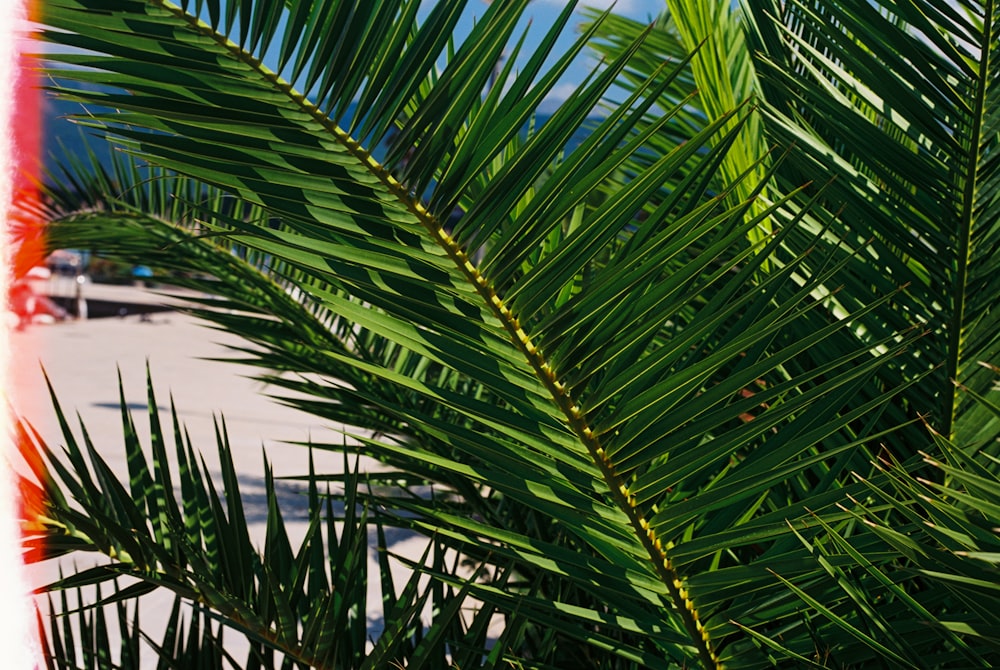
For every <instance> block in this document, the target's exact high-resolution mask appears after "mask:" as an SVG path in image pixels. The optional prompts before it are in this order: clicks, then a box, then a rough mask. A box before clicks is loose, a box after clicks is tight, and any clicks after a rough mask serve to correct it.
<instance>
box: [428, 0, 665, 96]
mask: <svg viewBox="0 0 1000 670" xmlns="http://www.w3.org/2000/svg"><path fill="white" fill-rule="evenodd" d="M435 2H436V0H425V1H424V3H423V5H422V7H421V13H422V14H424V15H426V14H427V13H429V12H430V8H431V7H432V6H433V5H434V4H435ZM566 4H567V3H566V0H534V1H533V2H532V3H531V4H530V5H529V6H528V9H527V11H526V12H525V15H524V18H523V19H522V20H521V23H520V25H519V26H518V31H522V30H525V29H528V30H529V33H528V39H527V40H526V42H525V50H524V52H523V53H522V54H521V56H520V58H519V59H518V61H520V62H522V63H523V62H524V61H526V60H527V59H528V57H529V56H530V54H531V51H530V47H531V45H537V44H538V42H539V40H540V39H541V36H542V35H543V34H544V33H545V31H547V30H548V29H549V27H550V26H551V25H552V24H553V23H554V22H555V20H556V18H557V17H558V16H559V14H560V12H561V11H562V10H563V9H564V8H565V7H566ZM612 5H614V7H613V9H612V11H613V12H614V13H615V14H618V15H621V16H627V17H629V18H632V19H636V20H639V21H643V22H646V21H650V20H652V19H653V18H654V17H656V16H657V15H658V14H659V13H660V12H662V11H663V10H664V9H665V8H666V2H665V1H664V0H617V2H614V0H580V2H579V3H578V5H577V9H576V11H575V12H574V16H573V18H572V19H571V20H570V25H569V26H568V27H567V29H566V30H565V31H564V32H563V34H562V36H561V37H560V38H559V41H558V43H557V44H556V47H555V49H554V53H555V56H553V57H551V58H550V61H554V60H555V59H556V58H558V56H559V54H562V53H565V51H566V50H568V49H569V46H570V45H571V44H572V43H573V40H574V39H575V38H576V36H577V31H576V30H575V27H576V26H578V25H579V24H580V23H581V22H582V21H583V20H584V15H583V13H582V12H581V9H582V8H584V7H592V8H594V9H600V10H605V9H608V8H609V7H611V6H612ZM487 6H488V2H487V1H486V0H469V6H468V9H467V11H466V13H465V16H463V18H462V20H461V22H460V24H459V28H458V30H457V31H456V38H457V39H461V38H462V37H464V36H465V35H466V34H468V32H469V31H470V30H471V28H472V25H473V21H474V17H476V16H482V15H483V13H484V12H485V11H486V9H487ZM529 23H530V26H529ZM515 35H516V36H518V35H520V32H517V33H515ZM517 65H518V64H517V63H515V67H516V66H517ZM595 65H596V60H595V59H593V58H592V57H587V55H586V51H585V52H584V54H583V57H581V58H579V59H577V61H576V63H574V64H573V65H572V66H571V67H570V69H569V71H568V72H567V73H566V75H565V76H564V78H563V79H562V80H561V81H560V82H559V83H558V84H557V85H556V86H555V88H554V89H553V91H552V94H551V95H550V96H549V98H547V99H546V101H545V102H544V103H543V106H542V110H541V111H542V112H548V111H551V110H552V109H553V108H554V107H555V106H556V105H558V103H559V102H561V101H562V100H565V99H566V98H567V97H568V96H569V94H570V93H571V92H572V91H573V90H574V89H575V88H577V86H578V85H579V84H580V82H582V81H583V80H584V78H585V77H586V76H587V74H588V73H589V72H590V70H591V69H592V68H593V67H594V66H595Z"/></svg>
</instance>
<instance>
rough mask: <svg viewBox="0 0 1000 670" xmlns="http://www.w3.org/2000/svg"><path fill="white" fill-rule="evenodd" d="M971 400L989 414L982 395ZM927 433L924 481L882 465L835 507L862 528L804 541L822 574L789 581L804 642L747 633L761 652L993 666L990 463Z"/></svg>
mask: <svg viewBox="0 0 1000 670" xmlns="http://www.w3.org/2000/svg"><path fill="white" fill-rule="evenodd" d="M986 367H987V368H988V367H989V366H986ZM994 372H995V370H994ZM969 400H970V402H974V403H976V404H977V405H979V406H980V407H981V409H983V410H984V411H986V412H989V413H992V414H994V415H996V414H997V408H996V407H995V406H994V407H991V406H990V405H989V404H988V403H985V401H984V399H983V398H982V397H981V396H980V397H975V396H973V397H971V398H970V399H969ZM931 434H932V436H933V438H934V443H935V453H938V454H940V456H936V457H932V456H930V455H927V454H925V455H924V461H925V464H926V465H927V466H929V469H928V468H925V469H924V470H923V472H924V473H925V474H926V475H927V476H920V475H918V474H914V472H911V471H910V470H909V469H908V468H904V467H901V466H900V465H899V464H898V463H890V462H885V463H884V464H883V468H882V470H883V472H884V473H885V474H886V475H887V480H884V482H883V483H875V482H872V481H867V482H865V483H866V485H867V487H868V491H867V492H866V494H865V495H864V496H858V497H852V498H851V499H850V501H849V502H846V503H845V510H848V511H849V512H850V513H851V514H852V515H854V516H855V517H856V518H857V519H858V521H860V522H861V524H859V525H858V526H856V529H857V530H859V531H860V532H856V533H851V534H846V533H843V532H839V531H837V530H834V529H829V532H828V533H827V534H826V535H825V537H824V539H823V540H822V541H821V542H817V541H809V540H804V543H805V545H806V546H808V547H809V549H810V551H811V552H812V554H813V555H814V556H815V557H816V560H817V561H818V562H819V564H820V565H822V566H823V568H824V571H825V572H826V579H813V580H809V581H806V582H798V581H797V580H789V581H787V583H788V585H789V588H791V589H793V590H794V592H795V593H796V594H798V595H799V596H800V597H801V598H802V601H803V606H804V608H807V609H808V610H809V611H810V612H815V613H817V614H818V616H815V615H814V616H813V617H812V631H811V633H810V638H811V644H805V642H806V640H803V641H802V642H800V643H799V644H789V645H787V646H785V645H784V644H775V642H774V641H771V640H768V639H766V638H764V637H763V636H756V639H757V640H758V642H759V643H760V644H761V645H762V646H768V647H771V648H773V649H775V650H776V651H778V652H779V653H780V654H782V655H785V656H788V657H792V658H806V657H811V658H812V660H813V661H821V662H822V663H823V667H830V666H839V667H844V666H852V667H863V666H865V665H874V664H876V663H879V662H882V663H885V662H886V661H887V660H888V662H890V663H891V664H892V665H893V666H894V667H909V668H953V667H955V668H957V667H963V668H972V667H977V668H989V667H994V666H995V665H996V659H997V655H998V653H1000V626H998V623H1000V622H998V618H997V606H998V599H1000V593H998V590H997V579H998V574H997V570H998V561H1000V552H998V549H1000V546H998V542H997V534H996V529H997V526H998V520H1000V517H998V514H1000V482H998V481H997V476H996V473H995V464H996V462H995V459H994V458H992V457H990V456H989V455H987V454H986V453H984V452H983V451H978V452H976V450H970V449H969V447H968V446H962V447H959V446H957V445H954V444H952V443H950V442H949V441H948V440H947V439H946V438H945V437H944V436H942V435H940V434H939V433H936V432H934V431H931ZM970 451H972V452H975V455H974V456H970V455H969V453H970ZM776 572H778V574H779V576H780V570H776ZM783 578H784V577H783ZM749 632H750V633H751V634H753V631H749Z"/></svg>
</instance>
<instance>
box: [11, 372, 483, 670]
mask: <svg viewBox="0 0 1000 670" xmlns="http://www.w3.org/2000/svg"><path fill="white" fill-rule="evenodd" d="M149 389H150V391H149V408H150V410H149V420H150V444H149V445H148V446H144V445H142V444H140V440H139V438H138V437H137V434H136V431H135V424H134V420H133V418H132V416H131V414H130V412H129V411H128V410H127V409H126V404H125V401H124V399H123V400H122V421H123V428H124V431H125V449H126V452H127V463H128V471H129V472H128V477H127V482H128V484H127V487H126V485H123V484H120V483H119V477H116V474H115V473H114V472H112V470H111V468H110V467H109V465H108V463H107V461H106V460H105V459H104V458H103V457H102V456H101V455H99V453H98V452H97V450H96V449H95V447H94V445H93V444H91V443H90V440H89V438H88V437H87V432H86V428H85V427H82V426H81V434H82V436H83V442H82V443H81V442H79V441H78V440H77V438H76V437H75V436H74V434H73V432H72V431H71V430H70V427H69V424H68V423H67V421H66V419H65V416H64V415H63V413H62V411H61V410H60V409H59V406H58V403H56V412H57V417H58V419H59V421H60V424H61V426H62V430H63V440H64V449H65V451H64V454H63V455H62V456H59V455H57V454H56V453H55V452H54V451H53V450H52V449H51V448H50V447H49V446H48V445H46V444H45V443H44V442H43V441H42V440H41V439H40V438H39V436H38V435H37V434H36V433H34V432H33V431H32V430H31V428H30V426H26V425H24V424H21V425H20V426H19V429H20V432H19V445H20V449H21V453H22V456H23V462H24V463H25V464H26V465H28V466H29V469H30V475H26V476H25V477H22V478H21V481H20V486H21V488H22V490H23V491H26V492H31V493H30V495H26V496H25V499H26V500H31V501H34V505H33V506H29V507H28V508H27V509H26V510H25V513H24V518H23V520H22V522H23V529H24V537H25V540H24V547H25V558H26V560H28V561H32V562H34V561H39V560H44V559H50V558H57V557H59V556H63V555H65V554H67V553H69V552H76V551H89V552H97V553H99V554H102V555H104V556H105V557H107V558H110V559H112V560H111V562H110V563H98V564H97V565H95V566H94V567H90V568H87V569H84V570H79V571H77V572H76V573H75V574H71V575H69V576H66V577H63V578H61V579H59V580H57V581H56V582H55V583H53V584H50V585H47V586H46V587H44V588H45V589H46V590H55V589H59V590H61V591H62V596H61V605H60V606H58V607H56V608H55V609H54V610H53V613H55V612H60V613H61V615H62V616H66V615H73V616H72V617H71V619H72V620H75V621H76V627H75V628H73V626H72V624H71V623H69V622H67V623H61V621H60V619H53V621H52V623H51V625H50V630H51V634H50V635H48V636H47V638H46V639H47V641H46V654H47V655H48V657H49V662H50V663H55V664H56V665H58V666H59V667H63V665H61V664H63V663H70V664H75V663H76V659H77V658H78V657H79V658H82V662H83V663H84V667H102V668H104V667H112V666H113V664H118V663H120V664H121V666H120V667H138V663H139V658H140V655H141V652H140V647H141V646H142V645H141V644H140V642H141V641H145V642H146V643H148V644H149V645H151V647H152V650H153V651H154V652H155V654H156V655H162V661H161V663H160V667H201V666H195V665H190V666H185V665H184V663H185V661H184V659H185V658H187V659H188V660H189V661H190V662H191V663H195V662H197V663H201V664H206V666H205V667H216V666H218V667H222V665H223V661H226V667H240V668H246V667H278V666H281V667H284V665H282V664H283V663H284V662H285V661H282V659H289V660H291V661H294V662H295V663H304V664H307V665H309V666H310V667H363V665H364V664H365V663H369V664H372V667H381V665H382V664H383V663H385V662H386V660H387V659H388V660H396V659H401V658H409V657H412V656H414V655H415V654H423V655H435V654H436V655H438V656H443V654H444V652H443V650H444V645H446V644H454V643H455V641H456V639H462V638H463V637H464V638H465V644H466V645H469V646H471V647H472V648H475V649H477V650H482V649H484V648H485V645H486V642H485V640H486V638H485V632H486V630H485V628H484V626H483V624H482V621H484V620H488V619H489V617H490V615H491V610H490V609H489V608H488V607H482V606H480V607H479V609H478V612H477V613H476V614H475V615H474V616H472V617H471V619H469V620H468V622H465V621H463V620H462V619H461V615H462V611H461V608H462V607H464V606H465V604H466V598H465V597H464V594H463V593H462V592H461V590H460V591H459V592H450V591H449V592H448V593H445V592H442V591H440V590H435V589H432V588H430V587H428V586H427V585H426V584H419V583H418V576H416V575H415V576H414V577H413V578H411V579H409V580H408V582H407V583H406V584H403V585H402V586H401V588H399V590H398V591H397V589H396V587H395V586H394V584H393V580H392V574H391V573H392V569H391V566H390V564H389V560H388V558H389V554H388V549H387V544H386V541H385V533H384V529H383V525H382V522H381V521H380V520H379V519H378V518H375V519H372V518H370V517H369V512H368V510H367V508H366V507H365V506H364V505H363V504H362V501H361V499H360V498H359V482H360V479H359V476H358V474H357V472H356V471H346V472H345V474H344V475H342V476H340V478H339V482H338V483H339V484H340V485H341V486H342V489H343V490H342V491H340V492H338V493H337V496H336V497H337V499H338V500H339V502H338V503H337V505H336V508H335V506H334V498H333V497H331V495H330V493H329V492H327V493H326V494H322V493H321V492H320V490H319V486H318V481H317V479H316V478H315V477H313V478H311V479H310V481H309V485H308V488H307V490H306V491H304V495H306V496H307V497H308V503H309V520H308V527H307V530H306V532H305V535H304V538H303V540H302V543H301V545H300V546H298V547H295V546H293V545H292V544H291V542H290V539H289V533H288V530H287V528H286V526H285V521H284V519H283V516H282V512H281V502H280V500H279V499H278V493H276V491H275V487H274V478H273V477H272V475H271V472H270V469H269V467H268V466H267V464H266V463H265V480H266V490H267V503H266V506H267V514H266V528H265V530H264V536H263V544H262V546H261V548H260V549H258V548H257V544H256V542H255V541H254V540H253V539H252V538H251V537H250V534H249V532H248V527H247V522H246V518H247V513H246V508H245V506H244V503H243V501H242V499H241V497H240V493H239V487H238V484H237V477H236V473H235V469H234V465H233V460H232V453H231V452H230V450H229V446H228V442H227V438H226V431H225V425H224V424H221V425H220V426H219V428H218V430H217V437H218V452H219V461H220V468H221V479H222V489H221V490H219V489H218V488H217V487H216V485H215V484H214V483H213V481H212V479H211V478H210V476H209V473H208V471H207V470H206V468H205V465H204V463H203V462H202V461H200V458H199V456H198V454H197V453H196V452H195V451H194V449H193V447H192V445H191V444H190V441H189V440H188V439H187V438H186V435H185V433H184V431H183V428H182V427H181V426H180V425H179V424H178V420H177V416H176V413H175V412H174V411H173V410H171V414H170V417H169V418H170V420H171V421H172V432H173V435H174V438H175V439H174V442H175V445H174V449H173V450H170V449H169V448H168V446H167V440H168V436H169V434H168V433H167V432H166V431H165V430H164V426H163V425H162V424H161V421H160V417H159V414H158V410H157V405H156V399H155V397H154V396H153V394H152V385H151V384H150V386H149ZM170 451H172V454H171V456H172V458H171V457H168V453H169V452H170ZM172 462H175V463H176V465H171V463H172ZM345 464H346V456H345ZM122 478H123V479H124V477H122ZM64 491H65V492H66V493H68V494H69V495H68V496H64V495H63V493H62V492H64ZM338 510H341V511H338ZM369 529H373V530H375V531H376V532H377V535H378V542H377V549H378V552H379V561H378V568H379V574H377V575H369V574H368V565H369V563H368V552H369V549H370V544H369V535H368V533H369ZM429 549H430V547H429ZM439 561H440V558H435V559H433V560H430V562H429V565H431V566H434V565H438V563H439ZM369 578H372V579H375V578H377V579H379V580H380V582H381V584H382V587H383V595H382V602H381V604H378V603H371V602H368V579H369ZM122 579H124V580H126V581H127V582H131V585H130V586H127V587H124V588H122V587H120V586H118V584H119V580H122ZM109 581H110V582H112V583H113V584H114V585H115V592H114V594H113V595H112V596H110V597H108V598H101V595H100V590H99V589H100V584H102V583H105V582H109ZM90 585H93V586H94V588H96V589H98V591H97V592H96V600H95V599H87V600H84V596H83V591H81V590H80V589H82V587H84V586H90ZM157 588H165V589H169V590H171V591H173V592H174V593H175V594H176V597H177V600H176V602H175V606H174V610H173V613H172V615H171V617H170V618H169V620H168V622H167V623H168V625H167V629H166V632H165V633H164V637H162V638H161V639H157V641H153V640H152V639H150V637H149V636H148V635H147V634H146V633H143V632H142V629H141V628H140V627H139V626H138V616H139V607H138V605H136V606H135V608H134V609H133V613H132V615H129V614H128V613H127V611H126V609H125V605H124V601H126V600H135V599H138V602H139V603H141V602H142V598H141V596H143V595H145V594H146V593H149V592H150V591H152V590H154V589H157ZM71 589H76V590H77V593H78V598H77V603H79V604H78V605H76V609H73V610H71V609H70V605H69V604H68V601H67V599H66V595H65V594H66V592H67V591H68V590H71ZM442 598H443V600H442ZM51 600H52V599H51V596H50V602H51ZM112 605H113V606H114V607H115V608H116V610H115V611H116V613H117V614H116V616H117V619H118V624H119V626H120V627H121V630H120V638H119V639H120V649H119V650H114V648H113V646H112V643H111V641H110V640H111V639H112V638H111V637H109V635H108V631H107V628H108V624H107V616H108V615H107V614H106V612H105V610H106V608H107V607H110V606H112ZM425 606H427V607H429V608H430V609H431V610H432V611H433V612H434V615H433V617H432V619H431V621H432V624H433V626H432V628H433V627H437V628H442V629H447V631H448V635H449V636H437V637H435V636H431V635H429V634H427V633H426V632H425V624H424V623H423V622H422V620H421V616H422V614H423V611H424V608H425ZM182 611H188V612H190V617H189V618H188V619H187V623H186V624H184V623H183V621H182V617H181V612H182ZM379 611H381V613H382V616H383V619H384V631H387V632H383V633H382V635H383V637H385V639H381V638H380V639H378V640H376V641H375V644H374V646H373V648H371V649H369V648H368V641H369V637H370V631H369V622H368V617H367V616H366V615H370V614H372V613H374V612H379ZM212 622H215V623H216V624H223V627H222V628H220V627H219V626H218V625H210V624H211V623H212ZM185 625H186V626H187V627H186V628H185V627H184V626H185ZM224 629H228V631H229V634H230V635H231V636H234V635H235V636H241V637H245V638H246V640H247V642H248V643H249V650H248V651H247V652H246V653H247V656H246V658H245V659H244V660H234V659H233V658H232V657H230V656H228V654H227V653H226V652H225V647H224V646H223V645H222V638H221V636H222V634H223V630H224ZM198 631H201V632H200V633H199V632H198ZM456 634H458V637H457V638H456V637H452V636H455V635H456ZM147 653H148V651H147ZM79 654H82V656H79ZM112 657H114V658H112ZM380 659H381V660H380ZM73 667H77V666H76V665H73ZM115 667H118V666H115ZM439 667H443V664H439Z"/></svg>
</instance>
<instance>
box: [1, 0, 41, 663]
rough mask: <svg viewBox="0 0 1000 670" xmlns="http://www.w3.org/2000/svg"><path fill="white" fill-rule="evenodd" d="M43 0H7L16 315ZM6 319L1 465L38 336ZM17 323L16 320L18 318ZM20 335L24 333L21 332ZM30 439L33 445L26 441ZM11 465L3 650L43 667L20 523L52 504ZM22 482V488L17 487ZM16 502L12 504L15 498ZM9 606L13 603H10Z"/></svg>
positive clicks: (37, 248) (9, 204)
mask: <svg viewBox="0 0 1000 670" xmlns="http://www.w3.org/2000/svg"><path fill="white" fill-rule="evenodd" d="M38 9H39V7H38V3H35V2H27V3H23V4H22V2H21V1H20V0H0V43H2V44H0V61H2V63H0V73H2V74H0V80H3V81H4V82H5V83H6V86H7V87H11V86H12V87H13V90H11V89H10V88H8V90H7V91H4V93H6V95H4V96H3V99H2V100H0V118H2V119H3V121H4V123H5V125H6V126H7V127H6V128H5V129H4V130H5V132H4V137H3V138H2V145H0V160H2V162H3V170H4V174H2V175H0V180H2V182H0V211H2V214H3V224H4V230H3V235H4V239H3V242H2V249H0V256H2V259H0V262H2V264H3V265H4V267H3V272H2V273H0V291H3V292H4V293H5V296H4V297H5V299H6V301H7V302H6V304H5V305H4V309H3V310H0V315H3V316H4V317H7V316H9V310H10V306H11V298H12V295H11V293H12V290H13V289H14V287H15V285H16V282H17V279H18V278H20V277H23V276H24V274H25V273H26V272H27V270H28V269H29V268H31V267H33V266H35V265H39V264H41V263H42V262H43V259H44V255H45V252H44V246H45V245H44V237H43V227H42V217H41V215H40V212H41V209H40V204H41V201H40V194H39V190H38V187H37V184H38V181H39V179H40V178H41V174H42V163H41V161H42V156H41V147H42V133H43V131H44V129H43V128H42V121H41V119H42V117H41V105H42V99H41V94H40V91H39V89H38V83H39V74H38V73H37V70H36V67H35V65H36V64H35V63H34V62H32V59H31V58H30V57H29V56H27V55H25V54H23V53H22V52H21V48H22V47H23V46H24V41H23V40H20V41H19V39H18V37H19V36H18V35H17V33H16V31H17V30H18V29H19V28H23V26H24V24H23V22H22V19H23V18H25V17H28V18H36V17H38V16H39V13H38ZM3 321H4V322H3V323H0V329H2V331H3V332H2V338H0V339H2V347H0V349H2V350H0V357H2V358H0V367H2V368H3V369H2V377H0V383H2V385H3V389H2V390H3V392H4V395H6V396H7V398H6V399H5V400H4V401H3V405H4V406H3V408H0V421H2V423H3V437H0V440H2V443H0V446H2V448H3V450H5V451H8V450H9V452H8V453H7V454H5V457H4V458H3V461H2V462H0V468H4V469H6V468H7V467H8V465H9V464H17V462H18V459H17V458H16V457H14V453H13V450H14V449H16V448H17V446H18V445H17V443H16V441H17V440H18V437H17V433H16V432H15V431H14V430H13V425H12V422H13V417H12V416H10V415H9V413H10V409H9V408H10V407H11V403H12V402H13V401H14V399H15V398H16V397H17V396H18V389H17V388H14V386H13V380H14V379H18V378H21V379H23V378H25V377H24V375H23V374H18V373H24V372H27V368H29V367H33V366H34V365H35V364H34V363H33V362H35V361H38V351H37V347H36V342H35V340H33V339H32V338H31V337H18V338H17V350H16V351H15V350H13V348H12V343H11V337H10V332H9V330H8V329H10V328H12V327H13V325H14V324H11V323H10V322H9V321H8V320H7V319H6V318H5V319H4V320H3ZM15 323H16V322H15ZM19 335H24V334H23V333H22V334H19ZM25 446H28V445H25ZM24 470H25V468H23V467H18V466H16V465H15V472H17V473H21V474H26V473H25V472H24ZM12 474H13V473H11V472H9V471H3V472H0V476H2V479H3V481H2V482H0V498H2V500H0V515H3V517H6V518H2V517H0V525H2V526H3V532H2V535H3V537H2V538H0V545H3V546H2V547H0V552H2V554H0V571H2V572H3V576H2V578H0V581H2V584H0V598H3V601H4V603H5V605H4V607H3V609H4V610H5V611H7V612H9V613H10V614H13V617H14V621H11V620H10V619H9V618H8V617H7V616H6V615H5V616H4V617H3V618H4V624H3V626H2V627H0V628H2V629H5V630H4V632H3V633H2V635H0V648H2V649H3V653H4V659H5V660H4V661H3V665H4V667H10V668H15V669H17V670H20V669H22V668H24V669H25V670H27V669H28V668H37V667H43V666H42V665H41V664H40V657H39V655H38V643H37V637H36V635H35V630H34V628H35V624H34V621H35V619H34V612H33V606H32V605H33V604H32V600H31V598H30V596H29V586H28V585H27V584H26V583H25V581H24V568H23V565H21V553H20V548H19V547H20V543H19V542H17V536H18V534H19V529H18V522H19V520H20V519H25V518H28V517H27V516H26V515H31V516H32V517H34V516H37V514H38V513H39V512H40V511H41V510H42V509H43V506H44V504H45V499H44V496H43V495H42V494H41V489H39V488H37V487H27V488H25V487H17V486H16V484H15V477H13V476H11V475H12ZM18 488H19V490H17V489H18ZM11 503H13V504H11ZM8 608H9V609H8Z"/></svg>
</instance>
